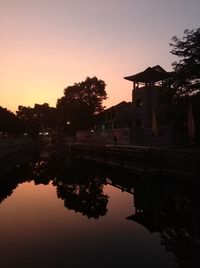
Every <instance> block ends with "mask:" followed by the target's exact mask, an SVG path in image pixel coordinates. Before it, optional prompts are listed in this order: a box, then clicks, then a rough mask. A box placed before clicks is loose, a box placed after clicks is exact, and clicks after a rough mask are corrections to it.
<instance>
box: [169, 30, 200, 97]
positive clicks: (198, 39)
mask: <svg viewBox="0 0 200 268" xmlns="http://www.w3.org/2000/svg"><path fill="white" fill-rule="evenodd" d="M170 46H171V47H172V50H171V53H172V54H173V55H175V56H177V57H178V58H179V61H175V62H174V63H173V64H172V66H173V69H174V79H173V81H172V87H173V88H174V89H175V94H176V95H178V96H182V95H184V94H191V93H192V94H196V93H199V92H200V28H198V29H196V30H185V31H184V36H183V38H182V39H179V38H178V37H177V36H174V37H173V38H172V43H170Z"/></svg>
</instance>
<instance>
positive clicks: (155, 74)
mask: <svg viewBox="0 0 200 268" xmlns="http://www.w3.org/2000/svg"><path fill="white" fill-rule="evenodd" d="M170 75H171V72H167V71H165V70H164V69H163V68H162V67H161V66H160V65H156V66H154V67H148V68H147V69H145V70H144V71H143V72H140V73H137V74H134V75H131V76H126V77H124V79H126V80H129V81H133V82H143V83H148V82H157V81H161V80H164V79H166V78H168V77H169V76H170Z"/></svg>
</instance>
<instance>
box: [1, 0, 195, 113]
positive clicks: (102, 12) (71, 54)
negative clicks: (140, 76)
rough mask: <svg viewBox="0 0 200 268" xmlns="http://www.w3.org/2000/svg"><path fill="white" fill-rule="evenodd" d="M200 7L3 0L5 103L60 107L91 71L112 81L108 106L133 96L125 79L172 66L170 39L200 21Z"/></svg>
mask: <svg viewBox="0 0 200 268" xmlns="http://www.w3.org/2000/svg"><path fill="white" fill-rule="evenodd" d="M199 13H200V1H199V0H167V1H166V0H0V35H1V42H0V63H1V64H0V93H1V98H0V106H2V107H7V108H8V109H10V110H11V111H13V112H14V111H16V110H17V107H18V105H24V106H33V105H34V104H35V103H40V104H42V103H44V102H47V103H49V104H50V106H55V105H56V101H57V99H58V98H60V97H61V96H62V95H63V89H64V88H65V87H67V86H69V85H72V84H74V83H75V82H80V81H83V80H85V78H86V77H87V76H90V77H92V76H97V77H98V78H99V79H102V80H104V81H105V83H106V84H107V86H106V91H107V93H108V100H106V101H105V103H104V104H105V105H106V106H107V107H109V106H112V105H115V104H117V103H118V102H120V101H122V100H126V101H129V100H131V89H132V84H131V83H130V82H129V81H126V80H124V79H123V77H124V76H128V75H132V74H134V73H137V72H140V71H142V70H143V69H145V68H147V67H148V66H154V65H157V64H160V65H161V66H162V67H163V68H165V69H166V70H168V71H170V70H171V63H172V62H173V61H174V60H175V58H174V57H173V56H172V55H171V54H170V52H169V51H170V46H169V42H170V41H171V38H172V36H174V35H177V36H178V37H182V36H183V32H184V30H185V29H186V28H188V29H193V28H198V27H200V15H199Z"/></svg>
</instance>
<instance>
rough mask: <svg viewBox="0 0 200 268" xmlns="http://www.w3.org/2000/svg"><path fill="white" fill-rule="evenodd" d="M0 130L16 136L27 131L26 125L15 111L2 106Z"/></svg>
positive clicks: (0, 108)
mask: <svg viewBox="0 0 200 268" xmlns="http://www.w3.org/2000/svg"><path fill="white" fill-rule="evenodd" d="M0 131H1V132H6V133H8V134H9V135H11V136H16V135H20V134H21V133H23V132H24V131H25V125H24V124H23V122H22V121H21V120H19V119H18V118H17V117H16V115H15V114H14V113H12V112H11V111H9V110H7V108H3V107H0Z"/></svg>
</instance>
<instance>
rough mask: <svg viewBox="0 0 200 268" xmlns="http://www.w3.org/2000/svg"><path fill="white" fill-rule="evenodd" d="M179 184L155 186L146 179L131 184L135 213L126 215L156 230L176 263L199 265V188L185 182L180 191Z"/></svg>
mask: <svg viewBox="0 0 200 268" xmlns="http://www.w3.org/2000/svg"><path fill="white" fill-rule="evenodd" d="M171 186H172V185H171ZM154 187H155V188H154ZM179 187H180V185H178V186H177V187H170V185H169V187H167V188H166V185H164V187H157V185H156V184H152V183H150V182H149V183H144V182H143V184H142V185H139V184H137V185H135V186H134V206H135V214H133V215H131V216H129V217H127V219H128V220H133V221H135V222H137V223H139V224H141V225H143V226H144V227H145V228H146V229H148V230H149V231H150V232H151V233H153V232H159V233H160V237H161V243H162V244H163V245H164V246H165V247H166V249H167V250H168V251H172V252H173V254H174V255H175V257H176V260H177V263H179V265H180V267H200V266H193V264H194V263H195V264H197V263H198V265H200V261H199V253H198V252H200V207H199V204H200V203H199V201H200V200H199V199H200V198H199V189H195V186H194V185H193V186H191V185H188V187H187V185H185V188H184V187H183V189H184V191H182V190H183V189H182V190H181V189H179ZM183 264H184V265H186V266H181V265H183ZM178 267H179V266H178Z"/></svg>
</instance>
